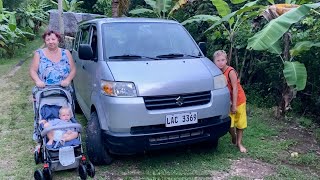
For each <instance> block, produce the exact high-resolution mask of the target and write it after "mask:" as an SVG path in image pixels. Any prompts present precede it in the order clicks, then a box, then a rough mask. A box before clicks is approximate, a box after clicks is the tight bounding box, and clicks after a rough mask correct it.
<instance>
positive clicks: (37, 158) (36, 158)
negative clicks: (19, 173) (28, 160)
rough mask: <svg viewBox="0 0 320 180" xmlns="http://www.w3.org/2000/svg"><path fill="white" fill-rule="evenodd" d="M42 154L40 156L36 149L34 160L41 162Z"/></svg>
mask: <svg viewBox="0 0 320 180" xmlns="http://www.w3.org/2000/svg"><path fill="white" fill-rule="evenodd" d="M40 158H41V157H40V156H39V153H38V151H35V152H34V162H35V163H36V164H39V163H40V161H41V160H40Z"/></svg>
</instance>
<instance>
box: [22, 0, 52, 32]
mask: <svg viewBox="0 0 320 180" xmlns="http://www.w3.org/2000/svg"><path fill="white" fill-rule="evenodd" d="M49 7H50V5H49V4H47V3H46V1H43V0H28V1H25V2H24V3H23V4H22V5H21V6H20V8H18V9H17V21H18V26H20V27H22V28H23V29H24V30H26V31H28V30H30V31H31V32H33V33H38V31H39V28H40V26H41V24H42V23H46V22H47V18H48V16H49V13H48V12H46V11H45V9H47V8H49Z"/></svg>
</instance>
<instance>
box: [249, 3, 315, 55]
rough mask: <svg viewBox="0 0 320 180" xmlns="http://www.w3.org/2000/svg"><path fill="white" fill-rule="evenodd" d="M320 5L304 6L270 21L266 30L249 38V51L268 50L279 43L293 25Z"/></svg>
mask: <svg viewBox="0 0 320 180" xmlns="http://www.w3.org/2000/svg"><path fill="white" fill-rule="evenodd" d="M319 6H320V3H315V4H304V5H301V6H300V7H298V8H295V9H292V10H290V11H289V12H287V13H284V14H283V15H281V16H279V17H278V18H276V19H273V20H272V21H270V22H269V23H268V24H267V26H266V27H265V28H263V29H262V30H261V31H259V32H258V33H256V34H255V35H254V36H253V37H251V38H249V40H248V46H247V49H253V50H266V49H269V48H270V46H271V45H272V44H274V43H275V42H276V41H278V40H279V39H280V38H281V37H282V36H283V34H284V33H285V32H287V31H288V30H289V28H290V27H291V25H292V24H294V23H296V22H298V21H300V19H301V18H303V17H304V16H305V15H306V14H308V13H309V11H310V9H312V8H317V7H319Z"/></svg>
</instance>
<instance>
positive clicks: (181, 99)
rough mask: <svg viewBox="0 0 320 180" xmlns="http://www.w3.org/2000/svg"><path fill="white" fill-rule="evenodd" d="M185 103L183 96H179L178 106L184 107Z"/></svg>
mask: <svg viewBox="0 0 320 180" xmlns="http://www.w3.org/2000/svg"><path fill="white" fill-rule="evenodd" d="M183 101H184V98H183V97H182V96H179V97H178V98H177V99H176V104H178V105H179V106H182V105H183V103H184V102H183Z"/></svg>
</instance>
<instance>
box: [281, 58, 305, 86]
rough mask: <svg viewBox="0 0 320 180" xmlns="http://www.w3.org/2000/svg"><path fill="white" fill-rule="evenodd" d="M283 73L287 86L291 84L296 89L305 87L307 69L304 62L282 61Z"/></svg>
mask: <svg viewBox="0 0 320 180" xmlns="http://www.w3.org/2000/svg"><path fill="white" fill-rule="evenodd" d="M283 75H284V77H285V78H286V80H287V84H288V86H293V87H294V89H296V90H297V91H301V90H303V89H304V88H305V87H306V81H307V70H306V67H305V66H304V64H302V63H300V62H297V61H295V62H289V61H285V62H284V69H283Z"/></svg>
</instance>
